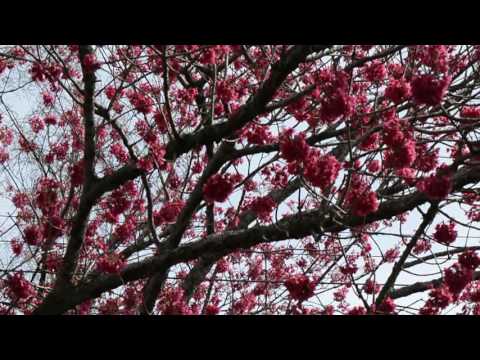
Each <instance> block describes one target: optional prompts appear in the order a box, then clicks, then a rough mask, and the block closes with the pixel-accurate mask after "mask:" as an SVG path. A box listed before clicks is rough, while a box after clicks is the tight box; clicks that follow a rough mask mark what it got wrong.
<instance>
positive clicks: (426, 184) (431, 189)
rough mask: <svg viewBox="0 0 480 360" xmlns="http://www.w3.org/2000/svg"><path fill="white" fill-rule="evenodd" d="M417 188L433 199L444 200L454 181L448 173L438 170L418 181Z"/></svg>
mask: <svg viewBox="0 0 480 360" xmlns="http://www.w3.org/2000/svg"><path fill="white" fill-rule="evenodd" d="M417 188H418V190H420V191H421V192H423V193H425V195H427V197H428V198H429V199H431V200H443V199H445V198H446V197H447V196H448V194H450V192H451V191H452V188H453V183H452V179H451V177H450V176H449V175H448V174H441V173H440V172H439V171H438V170H437V173H436V174H435V175H431V176H429V177H427V178H425V179H423V180H421V181H419V182H418V183H417Z"/></svg>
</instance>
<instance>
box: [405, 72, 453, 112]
mask: <svg viewBox="0 0 480 360" xmlns="http://www.w3.org/2000/svg"><path fill="white" fill-rule="evenodd" d="M450 80H451V77H450V76H446V77H444V78H443V79H441V80H440V79H437V78H435V77H434V76H433V75H420V76H417V77H416V78H414V79H413V80H412V95H413V100H414V101H415V103H416V104H418V105H422V104H425V105H430V106H436V105H439V104H440V103H441V102H442V99H443V97H444V95H445V92H446V91H447V88H448V86H449V84H450Z"/></svg>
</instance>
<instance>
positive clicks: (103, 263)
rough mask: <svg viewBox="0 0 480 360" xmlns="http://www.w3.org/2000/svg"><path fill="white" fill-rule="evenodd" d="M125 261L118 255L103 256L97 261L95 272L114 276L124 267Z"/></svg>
mask: <svg viewBox="0 0 480 360" xmlns="http://www.w3.org/2000/svg"><path fill="white" fill-rule="evenodd" d="M125 265H126V263H125V260H124V259H123V258H122V256H120V255H119V254H115V253H113V254H108V255H103V256H102V257H100V258H99V259H98V260H97V270H98V271H100V272H105V273H109V274H116V273H119V272H120V271H122V269H123V268H124V267H125Z"/></svg>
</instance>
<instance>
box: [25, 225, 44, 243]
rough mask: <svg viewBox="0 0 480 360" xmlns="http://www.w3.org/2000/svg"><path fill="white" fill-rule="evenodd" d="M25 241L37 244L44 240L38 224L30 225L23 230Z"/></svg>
mask: <svg viewBox="0 0 480 360" xmlns="http://www.w3.org/2000/svg"><path fill="white" fill-rule="evenodd" d="M23 233H24V238H25V242H26V243H27V244H28V245H32V246H36V245H39V244H40V243H41V242H42V233H41V231H40V229H39V227H38V226H36V225H30V226H28V227H27V228H25V230H24V231H23Z"/></svg>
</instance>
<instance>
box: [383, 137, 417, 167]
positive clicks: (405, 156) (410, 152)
mask: <svg viewBox="0 0 480 360" xmlns="http://www.w3.org/2000/svg"><path fill="white" fill-rule="evenodd" d="M416 156H417V153H416V151H415V142H414V141H413V140H407V141H405V142H403V143H402V144H401V145H400V146H395V147H394V148H393V149H392V150H390V151H387V152H386V154H385V167H387V168H392V169H402V168H406V167H410V166H411V165H412V164H413V162H414V161H415V159H416Z"/></svg>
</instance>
